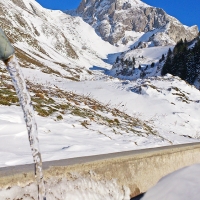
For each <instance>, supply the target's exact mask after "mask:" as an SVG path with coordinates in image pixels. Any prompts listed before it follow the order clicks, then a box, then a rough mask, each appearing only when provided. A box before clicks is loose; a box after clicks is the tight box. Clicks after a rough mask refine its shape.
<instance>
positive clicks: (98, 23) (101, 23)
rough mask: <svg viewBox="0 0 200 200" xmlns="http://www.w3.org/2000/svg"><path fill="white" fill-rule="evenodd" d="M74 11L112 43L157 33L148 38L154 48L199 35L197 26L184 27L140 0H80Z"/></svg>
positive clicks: (129, 40) (126, 41)
mask: <svg viewBox="0 0 200 200" xmlns="http://www.w3.org/2000/svg"><path fill="white" fill-rule="evenodd" d="M76 12H77V14H78V15H80V16H81V17H82V18H83V19H84V21H86V22H87V23H89V24H90V25H91V26H92V27H94V28H95V30H96V32H97V33H98V35H100V36H101V37H102V38H103V39H104V40H105V41H109V42H110V43H111V44H121V43H123V44H126V43H128V42H131V41H134V40H135V39H137V37H136V36H135V34H134V32H139V33H146V32H151V31H152V30H156V33H154V34H153V33H152V34H151V35H152V37H151V38H150V37H149V38H148V40H149V41H151V42H152V45H154V46H160V45H162V46H163V45H172V44H175V43H176V42H178V41H179V40H180V39H181V38H182V39H185V38H186V39H187V40H188V41H190V40H192V39H193V38H194V37H196V36H197V34H198V28H197V26H192V27H186V26H184V25H182V24H181V23H180V22H179V21H178V20H177V19H175V18H174V17H172V16H169V15H168V14H167V13H166V12H165V11H164V10H162V9H161V8H155V7H152V6H149V5H147V4H145V3H143V2H142V1H140V0H111V1H110V0H103V1H99V0H82V2H81V3H80V5H79V7H78V9H77V10H76Z"/></svg>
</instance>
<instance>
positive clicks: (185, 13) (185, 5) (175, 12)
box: [36, 0, 200, 29]
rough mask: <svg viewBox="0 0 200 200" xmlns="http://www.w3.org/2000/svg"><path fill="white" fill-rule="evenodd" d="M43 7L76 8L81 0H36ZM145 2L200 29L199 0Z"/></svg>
mask: <svg viewBox="0 0 200 200" xmlns="http://www.w3.org/2000/svg"><path fill="white" fill-rule="evenodd" d="M36 1H37V2H39V3H40V4H41V5H42V6H43V7H45V8H50V9H60V10H67V9H74V8H77V6H78V5H79V3H80V1H81V0H58V1H56V0H36ZM143 2H145V3H147V4H149V5H152V6H155V7H160V8H163V9H164V10H165V11H166V12H167V13H168V14H170V15H172V16H174V17H176V18H177V19H179V20H180V21H181V22H182V23H183V24H185V25H188V26H192V25H195V24H196V25H198V27H199V29H200V1H199V0H143Z"/></svg>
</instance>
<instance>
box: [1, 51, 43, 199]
mask: <svg viewBox="0 0 200 200" xmlns="http://www.w3.org/2000/svg"><path fill="white" fill-rule="evenodd" d="M5 64H6V66H7V69H8V72H9V74H10V76H11V78H12V82H13V85H14V87H15V89H16V93H17V96H18V98H19V101H20V105H21V107H22V110H23V113H24V119H25V122H26V127H27V130H28V138H29V143H30V147H31V152H32V155H33V160H34V163H35V177H36V180H37V185H38V200H45V199H46V197H45V187H44V181H43V172H42V158H41V153H40V148H39V140H38V130H37V124H36V121H35V117H34V110H33V106H32V103H31V97H30V94H29V92H28V90H27V88H26V83H25V80H24V77H23V74H22V71H21V69H20V66H19V63H18V61H17V59H16V57H15V55H13V56H12V57H11V58H10V59H9V60H8V61H6V62H5Z"/></svg>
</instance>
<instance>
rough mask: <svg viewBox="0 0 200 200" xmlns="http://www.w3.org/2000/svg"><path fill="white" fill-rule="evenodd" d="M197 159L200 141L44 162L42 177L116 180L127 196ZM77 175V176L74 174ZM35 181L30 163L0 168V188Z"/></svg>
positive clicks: (135, 193)
mask: <svg viewBox="0 0 200 200" xmlns="http://www.w3.org/2000/svg"><path fill="white" fill-rule="evenodd" d="M198 162H200V144H199V143H194V144H186V145H177V146H169V147H161V148H155V149H145V150H137V151H129V152H121V153H114V154H107V155H99V156H90V157H84V158H73V159H67V160H60V161H52V162H45V163H44V174H45V180H46V181H47V182H48V180H52V178H55V179H59V178H66V179H67V180H69V181H70V180H72V181H74V180H76V179H78V178H79V179H80V177H82V178H83V179H88V178H89V179H91V180H94V181H97V182H98V181H102V180H103V181H107V182H109V181H113V180H116V181H117V184H118V186H119V188H122V190H123V188H127V187H128V188H129V189H130V197H133V196H136V195H138V194H140V193H143V192H145V191H147V190H148V189H149V188H150V187H152V186H153V185H155V184H156V182H157V181H158V180H159V179H160V178H161V177H163V176H165V175H166V174H168V173H170V172H173V171H175V170H177V169H180V168H182V167H185V166H188V165H191V164H195V163H198ZM77 177H78V178H77ZM33 181H34V175H33V165H24V166H15V167H9V168H0V188H4V189H5V188H8V187H12V186H15V185H18V186H21V187H24V186H26V185H28V184H30V183H32V182H33Z"/></svg>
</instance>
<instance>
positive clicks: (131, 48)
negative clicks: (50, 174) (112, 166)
mask: <svg viewBox="0 0 200 200" xmlns="http://www.w3.org/2000/svg"><path fill="white" fill-rule="evenodd" d="M0 27H1V28H2V29H3V30H4V31H5V33H6V35H7V36H8V38H9V39H10V41H11V43H12V44H13V46H14V48H15V50H16V57H17V59H18V61H19V63H20V65H21V67H22V71H23V74H24V77H25V79H26V82H27V87H28V89H29V91H30V94H31V97H32V101H33V105H34V109H35V113H36V120H37V123H38V128H39V139H40V146H41V151H42V157H43V160H44V161H47V160H58V159H64V158H70V157H80V156H87V155H95V154H105V153H110V152H119V151H127V150H133V149H141V148H149V147H157V146H164V145H172V144H182V143H189V142H198V141H199V140H200V124H199V112H200V106H199V105H200V91H199V90H198V89H199V80H200V78H199V69H200V64H199V63H200V61H199V59H198V58H199V57H200V56H199V54H200V50H199V49H200V48H199V47H200V42H199V30H198V27H197V26H192V27H187V26H185V25H183V24H181V22H179V20H177V19H175V18H174V17H172V16H170V15H168V14H167V13H166V12H165V11H164V10H163V9H161V8H155V7H152V6H150V5H147V4H145V3H143V2H142V1H140V0H82V2H81V3H80V5H79V7H78V8H77V10H73V11H72V10H71V11H65V12H62V11H58V10H48V9H45V8H43V7H42V6H41V5H39V4H38V3H37V2H36V1H35V0H1V1H0ZM183 54H184V55H185V56H184V58H185V59H186V61H187V62H185V63H186V65H184V64H185V63H182V64H174V63H177V62H179V61H181V56H183ZM163 66H164V67H163ZM5 144H6V145H5ZM0 155H1V160H0V167H3V166H10V165H19V164H26V163H31V162H32V157H31V152H30V147H29V144H28V139H27V131H26V127H25V123H24V119H23V113H22V111H21V108H20V107H19V103H18V99H17V96H16V94H15V91H14V87H13V85H12V82H11V79H10V77H9V75H8V73H7V70H6V67H5V66H4V64H3V63H0Z"/></svg>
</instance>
